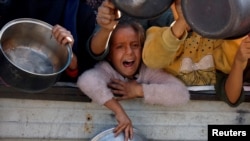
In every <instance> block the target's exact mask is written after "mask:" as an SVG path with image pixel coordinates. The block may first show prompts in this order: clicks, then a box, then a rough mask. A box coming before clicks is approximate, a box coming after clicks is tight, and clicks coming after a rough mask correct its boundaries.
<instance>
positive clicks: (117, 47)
mask: <svg viewBox="0 0 250 141" xmlns="http://www.w3.org/2000/svg"><path fill="white" fill-rule="evenodd" d="M115 48H116V49H122V48H123V46H122V45H119V46H116V47H115Z"/></svg>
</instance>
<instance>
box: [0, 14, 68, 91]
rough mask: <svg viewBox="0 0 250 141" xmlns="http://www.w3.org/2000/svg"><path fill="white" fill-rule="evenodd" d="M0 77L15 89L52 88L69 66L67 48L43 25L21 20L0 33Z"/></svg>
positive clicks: (5, 27)
mask: <svg viewBox="0 0 250 141" xmlns="http://www.w3.org/2000/svg"><path fill="white" fill-rule="evenodd" d="M0 40H1V44H0V68H1V71H0V76H1V77H2V79H3V80H4V81H5V82H6V83H7V84H9V85H10V86H13V87H15V88H17V89H20V90H23V91H28V92H36V91H37V92H38V91H42V90H45V89H47V88H48V87H50V86H52V85H53V84H54V83H55V82H56V81H57V80H58V77H59V76H60V73H61V72H63V71H64V70H65V69H66V68H67V67H68V66H69V64H70V62H71V56H72V51H71V47H70V46H61V45H60V44H58V43H57V41H56V40H55V39H54V37H53V36H52V26H51V25H49V24H48V23H46V22H43V21H40V20H37V19H31V18H21V19H15V20H13V21H10V22H9V23H7V24H6V25H5V26H3V27H2V29H1V31H0Z"/></svg>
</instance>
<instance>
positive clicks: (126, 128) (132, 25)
mask: <svg viewBox="0 0 250 141" xmlns="http://www.w3.org/2000/svg"><path fill="white" fill-rule="evenodd" d="M113 18H115V17H113ZM100 30H102V31H104V30H106V27H105V26H101V29H100ZM94 36H96V37H95V38H92V40H91V42H96V41H97V40H98V38H97V37H99V38H102V39H103V40H105V39H107V38H108V37H107V36H109V34H102V32H97V33H96V34H95V35H94ZM144 41H145V31H144V29H143V27H142V26H141V25H140V24H139V23H137V22H135V21H119V23H118V24H117V25H116V27H115V29H114V30H113V31H112V34H111V36H110V40H109V43H108V47H109V53H108V55H107V57H106V58H105V60H104V61H101V62H99V63H98V64H97V65H96V66H95V67H94V68H93V69H90V70H87V71H85V72H84V73H83V74H82V75H81V76H79V79H78V81H77V86H78V87H79V88H80V89H81V91H83V92H84V93H85V94H86V95H88V96H89V97H90V98H91V99H92V100H93V101H94V102H96V103H98V104H100V105H104V106H106V107H107V108H108V109H110V110H111V111H113V112H114V114H115V118H116V120H117V121H118V125H117V126H116V127H115V129H114V133H115V135H118V134H119V133H121V132H124V133H125V141H128V139H129V138H130V139H132V137H133V125H132V121H131V119H130V118H129V117H128V115H127V114H126V112H125V111H124V109H123V108H122V105H121V104H120V103H119V100H126V99H133V98H138V97H141V98H143V99H144V102H145V103H148V104H159V105H164V106H177V105H182V104H186V103H187V102H188V101H189V97H190V95H189V91H188V89H187V88H186V86H185V85H184V84H183V83H182V82H181V81H180V80H178V79H177V78H175V77H174V76H172V75H170V74H168V73H166V72H164V71H162V70H160V69H150V68H147V67H146V66H145V65H144V63H143V62H142V60H141V55H142V48H143V45H144ZM103 46H105V44H104V45H103ZM115 95H119V97H115Z"/></svg>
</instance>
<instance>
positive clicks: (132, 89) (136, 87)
mask: <svg viewBox="0 0 250 141" xmlns="http://www.w3.org/2000/svg"><path fill="white" fill-rule="evenodd" d="M108 87H109V88H111V89H112V92H113V94H115V95H120V96H121V97H118V98H117V100H125V99H132V98H137V97H143V90H142V86H141V84H139V83H137V82H136V81H129V82H123V81H121V80H118V79H111V82H110V83H109V84H108Z"/></svg>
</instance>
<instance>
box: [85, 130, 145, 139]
mask: <svg viewBox="0 0 250 141" xmlns="http://www.w3.org/2000/svg"><path fill="white" fill-rule="evenodd" d="M133 130H134V137H133V139H132V140H130V141H147V139H146V138H145V137H144V135H142V134H141V133H140V132H139V130H137V129H135V128H134V129H133ZM113 131H114V128H110V129H107V130H105V131H103V132H101V133H99V134H97V135H96V136H95V137H94V138H92V139H91V140H90V141H124V138H125V135H124V133H120V134H119V135H118V136H117V137H115V134H114V132H113Z"/></svg>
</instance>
